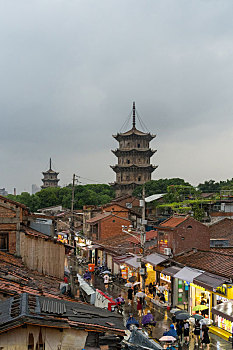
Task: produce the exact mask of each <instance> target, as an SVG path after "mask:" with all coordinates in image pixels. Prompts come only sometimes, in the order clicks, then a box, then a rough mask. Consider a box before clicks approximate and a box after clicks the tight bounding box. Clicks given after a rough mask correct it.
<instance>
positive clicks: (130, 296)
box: [128, 287, 133, 305]
mask: <svg viewBox="0 0 233 350" xmlns="http://www.w3.org/2000/svg"><path fill="white" fill-rule="evenodd" d="M132 303H133V288H132V287H130V288H129V289H128V305H130V304H131V305H132Z"/></svg>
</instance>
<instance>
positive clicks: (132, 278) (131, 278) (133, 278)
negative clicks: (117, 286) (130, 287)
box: [129, 276, 137, 282]
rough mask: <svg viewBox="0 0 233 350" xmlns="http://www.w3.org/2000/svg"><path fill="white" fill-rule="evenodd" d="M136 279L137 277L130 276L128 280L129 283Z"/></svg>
mask: <svg viewBox="0 0 233 350" xmlns="http://www.w3.org/2000/svg"><path fill="white" fill-rule="evenodd" d="M136 279H137V277H136V276H131V277H130V278H129V281H130V282H135V281H136Z"/></svg>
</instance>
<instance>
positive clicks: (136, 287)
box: [133, 284, 138, 295]
mask: <svg viewBox="0 0 233 350" xmlns="http://www.w3.org/2000/svg"><path fill="white" fill-rule="evenodd" d="M133 292H134V295H135V294H137V292H138V284H134V286H133Z"/></svg>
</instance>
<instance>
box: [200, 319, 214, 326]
mask: <svg viewBox="0 0 233 350" xmlns="http://www.w3.org/2000/svg"><path fill="white" fill-rule="evenodd" d="M199 322H200V323H201V324H205V325H210V324H212V323H213V320H211V319H210V318H203V319H202V320H200V321H199Z"/></svg>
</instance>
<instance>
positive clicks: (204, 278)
mask: <svg viewBox="0 0 233 350" xmlns="http://www.w3.org/2000/svg"><path fill="white" fill-rule="evenodd" d="M226 281H227V279H226V278H224V277H221V276H217V275H214V274H212V273H209V272H204V273H202V274H201V275H199V276H197V277H195V278H194V279H193V283H195V284H197V285H199V286H201V287H203V288H206V289H208V290H211V291H215V290H216V288H218V287H219V286H221V285H222V284H223V283H225V282H226Z"/></svg>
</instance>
